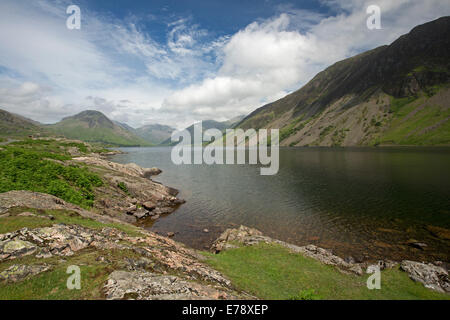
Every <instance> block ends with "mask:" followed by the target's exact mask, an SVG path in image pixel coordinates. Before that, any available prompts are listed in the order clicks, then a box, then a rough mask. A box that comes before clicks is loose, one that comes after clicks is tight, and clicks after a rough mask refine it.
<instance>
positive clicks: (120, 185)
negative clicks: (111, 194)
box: [117, 182, 130, 194]
mask: <svg viewBox="0 0 450 320" xmlns="http://www.w3.org/2000/svg"><path fill="white" fill-rule="evenodd" d="M117 187H119V189H120V190H122V191H123V192H125V193H126V194H129V193H130V192H129V191H128V187H127V185H126V184H125V183H124V182H119V183H118V184H117Z"/></svg>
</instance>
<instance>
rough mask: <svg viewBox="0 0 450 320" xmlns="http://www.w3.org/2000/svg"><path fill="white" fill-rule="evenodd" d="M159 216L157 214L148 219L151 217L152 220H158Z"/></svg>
mask: <svg viewBox="0 0 450 320" xmlns="http://www.w3.org/2000/svg"><path fill="white" fill-rule="evenodd" d="M159 218H160V215H159V214H157V215H154V216H152V217H151V218H150V219H152V220H158V219H159Z"/></svg>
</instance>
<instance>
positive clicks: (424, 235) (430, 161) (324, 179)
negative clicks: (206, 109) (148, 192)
mask: <svg viewBox="0 0 450 320" xmlns="http://www.w3.org/2000/svg"><path fill="white" fill-rule="evenodd" d="M121 150H122V151H125V152H127V153H126V154H121V155H117V156H115V157H114V158H113V161H116V162H120V163H129V162H134V163H137V164H138V165H140V166H143V167H158V168H160V169H162V170H163V173H162V174H161V175H159V176H157V177H154V180H156V181H160V182H162V183H163V184H165V185H168V186H171V187H174V188H176V189H178V190H180V194H179V197H181V198H183V199H185V200H186V201H187V202H186V204H184V205H182V206H181V207H180V208H179V209H178V210H177V211H175V212H174V213H172V214H170V215H167V216H164V217H162V218H161V219H159V220H158V221H157V222H155V223H154V224H153V223H152V222H147V223H146V224H145V226H146V227H147V228H149V229H150V230H153V231H156V232H159V233H166V232H169V231H170V232H175V233H176V235H175V237H174V239H175V240H177V241H180V242H183V243H186V244H187V245H189V246H191V247H194V248H198V249H205V248H207V247H209V246H210V245H211V243H212V241H213V240H214V239H216V238H217V237H218V236H219V234H220V233H221V232H222V231H223V230H225V229H226V228H230V227H236V226H239V225H241V224H243V225H246V226H249V227H254V228H257V229H259V230H261V231H262V232H263V233H265V234H266V235H268V236H271V237H274V238H277V239H280V240H284V241H288V242H291V243H294V244H298V245H305V244H310V243H312V244H316V245H319V246H321V247H324V248H329V249H332V251H333V252H334V253H336V254H338V255H340V256H342V257H344V258H345V257H348V256H352V257H354V258H355V259H356V260H367V259H370V260H371V259H379V258H389V259H393V260H400V259H419V260H424V261H425V260H428V261H435V260H441V261H449V260H450V259H449V258H450V252H449V251H450V250H449V248H450V242H449V240H448V239H445V237H442V236H441V237H437V236H436V233H435V232H434V234H433V233H432V232H430V229H431V228H430V226H438V227H442V228H446V229H449V228H450V150H449V149H430V148H426V149H419V148H374V149H372V148H345V149H341V148H336V149H334V148H281V149H280V170H279V172H278V174H277V175H275V176H261V175H260V171H259V166H258V165H213V166H208V165H180V166H176V165H174V164H173V163H172V162H171V160H170V152H171V148H166V147H161V148H159V147H158V148H122V149H121ZM204 229H208V230H209V232H208V233H206V232H204V231H203V230H204ZM444 231H445V230H444ZM408 241H410V242H411V241H418V242H423V243H425V244H426V245H427V246H426V247H424V248H423V249H418V248H414V247H412V246H410V245H408V244H407V242H408Z"/></svg>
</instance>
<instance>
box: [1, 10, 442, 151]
mask: <svg viewBox="0 0 450 320" xmlns="http://www.w3.org/2000/svg"><path fill="white" fill-rule="evenodd" d="M449 120H450V17H442V18H440V19H437V20H435V21H432V22H429V23H426V24H423V25H420V26H417V27H416V28H414V29H413V30H412V31H411V32H410V33H408V34H406V35H403V36H401V37H400V38H399V39H397V40H396V41H394V42H393V43H392V44H391V45H388V46H382V47H379V48H376V49H373V50H370V51H367V52H365V53H362V54H359V55H357V56H354V57H352V58H349V59H346V60H343V61H340V62H337V63H335V64H334V65H332V66H330V67H328V68H327V69H325V70H324V71H322V72H320V73H319V74H317V75H316V76H315V77H314V78H313V79H312V80H311V81H310V82H309V83H307V84H306V85H305V86H303V87H302V88H300V89H299V90H297V91H295V92H293V93H291V94H289V95H287V96H286V97H284V98H282V99H280V100H277V101H275V102H272V103H269V104H267V105H265V106H263V107H261V108H259V109H257V110H255V111H254V112H252V113H251V114H249V115H248V116H246V117H243V116H241V117H237V118H234V119H231V120H229V121H224V122H218V121H214V120H207V121H203V130H207V129H210V128H216V129H219V130H221V131H223V130H225V129H227V128H235V127H236V128H242V129H249V128H253V129H261V128H267V129H280V144H281V145H282V146H374V145H450V121H449ZM193 128H194V125H192V126H190V127H188V128H186V129H187V130H188V131H189V132H190V133H191V136H193ZM174 130H175V129H174V128H171V127H169V126H163V125H159V124H152V125H146V126H143V127H141V128H137V129H135V128H132V127H130V126H129V125H127V124H125V123H120V122H115V121H112V120H110V119H108V118H107V117H106V116H105V115H104V114H103V113H101V112H99V111H92V110H87V111H83V112H81V113H79V114H77V115H74V116H71V117H67V118H64V119H62V120H61V121H60V122H58V123H56V124H52V125H42V124H40V123H38V122H35V121H32V120H30V119H27V118H24V117H22V116H19V115H16V114H13V113H9V112H6V111H3V110H0V136H18V135H22V136H23V135H29V134H41V135H62V136H65V137H67V138H71V139H79V140H84V141H89V142H103V143H107V144H111V145H117V146H149V145H171V144H172V143H171V140H170V136H171V134H172V132H173V131H174Z"/></svg>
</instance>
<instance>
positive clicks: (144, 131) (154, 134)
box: [134, 124, 176, 145]
mask: <svg viewBox="0 0 450 320" xmlns="http://www.w3.org/2000/svg"><path fill="white" fill-rule="evenodd" d="M175 130H176V129H175V128H172V127H169V126H165V125H161V124H149V125H145V126H142V127H140V128H137V129H135V130H134V132H135V134H136V135H137V136H139V137H141V138H142V139H144V140H145V141H148V142H150V143H152V144H155V145H157V144H161V143H162V142H164V141H166V140H167V139H170V136H171V135H172V132H174V131H175Z"/></svg>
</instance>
